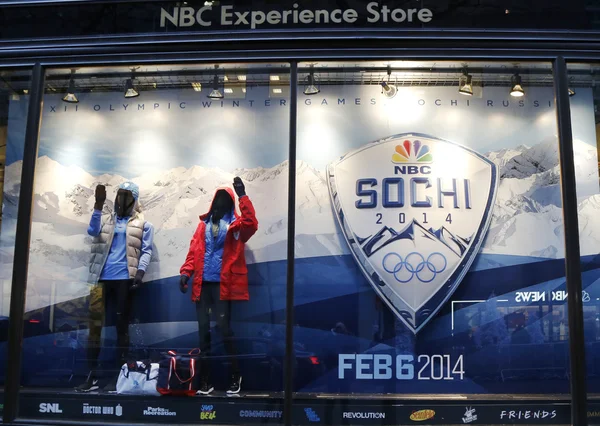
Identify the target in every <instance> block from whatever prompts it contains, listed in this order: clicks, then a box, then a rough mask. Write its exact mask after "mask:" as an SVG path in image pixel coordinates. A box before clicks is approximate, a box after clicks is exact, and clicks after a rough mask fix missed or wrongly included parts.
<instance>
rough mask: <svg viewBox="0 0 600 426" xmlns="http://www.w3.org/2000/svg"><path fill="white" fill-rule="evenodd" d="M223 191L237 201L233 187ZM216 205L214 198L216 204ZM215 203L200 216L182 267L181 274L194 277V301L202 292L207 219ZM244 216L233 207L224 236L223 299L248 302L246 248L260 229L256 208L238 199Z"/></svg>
mask: <svg viewBox="0 0 600 426" xmlns="http://www.w3.org/2000/svg"><path fill="white" fill-rule="evenodd" d="M222 189H224V190H225V191H227V193H228V194H229V195H230V196H231V198H232V199H233V200H234V202H235V199H236V197H235V196H234V193H233V190H232V189H231V188H218V189H217V191H215V195H216V193H217V192H219V190H222ZM212 202H214V198H213V201H212ZM212 202H211V206H210V209H209V210H208V213H205V214H203V215H202V216H200V223H199V224H198V228H196V232H194V236H193V237H192V241H191V242H190V250H189V251H188V254H187V257H186V258H185V263H184V264H183V266H182V267H181V269H180V271H179V273H180V274H181V275H187V276H188V277H190V276H192V274H194V281H193V283H192V301H193V302H197V301H199V300H200V291H201V290H202V274H203V272H204V252H205V249H206V247H205V239H204V234H205V231H206V222H205V220H206V219H207V218H208V216H209V215H210V212H211V211H212ZM239 206H240V211H241V212H242V214H241V216H240V215H239V214H238V213H237V211H236V209H235V208H234V215H235V219H234V220H233V222H232V223H231V225H229V229H228V230H227V234H226V236H225V246H224V247H223V262H222V267H221V300H249V299H250V295H249V294H248V268H247V267H246V257H245V256H244V245H245V243H246V242H247V241H248V240H249V239H250V237H252V235H254V233H255V232H256V230H257V229H258V221H257V220H256V214H255V212H254V206H253V205H252V202H251V201H250V198H248V196H244V197H242V198H240V200H239Z"/></svg>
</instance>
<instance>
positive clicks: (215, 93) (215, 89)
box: [208, 65, 223, 99]
mask: <svg viewBox="0 0 600 426" xmlns="http://www.w3.org/2000/svg"><path fill="white" fill-rule="evenodd" d="M218 69H219V65H215V76H214V77H213V84H212V90H211V91H210V93H209V94H208V97H209V99H223V93H221V91H220V90H219V75H218V74H217V70H218Z"/></svg>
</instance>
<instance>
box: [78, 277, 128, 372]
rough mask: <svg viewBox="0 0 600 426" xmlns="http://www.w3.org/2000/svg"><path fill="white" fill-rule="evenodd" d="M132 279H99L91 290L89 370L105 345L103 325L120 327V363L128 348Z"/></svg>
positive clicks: (92, 368) (118, 350)
mask: <svg viewBox="0 0 600 426" xmlns="http://www.w3.org/2000/svg"><path fill="white" fill-rule="evenodd" d="M132 284H133V280H131V279H129V280H105V281H100V282H99V283H98V284H96V286H94V287H93V288H92V290H91V292H90V326H89V328H90V334H89V338H88V347H87V357H88V363H89V367H90V370H94V369H95V368H97V367H98V356H99V355H100V351H101V349H102V346H103V344H102V341H101V336H102V327H103V326H106V327H108V326H111V325H115V326H116V328H117V348H116V349H117V359H116V362H117V364H118V367H121V365H123V363H124V362H125V360H126V357H127V353H128V352H129V319H130V315H131V305H132V301H133V298H132V292H131V291H130V290H129V288H130V287H131V285H132Z"/></svg>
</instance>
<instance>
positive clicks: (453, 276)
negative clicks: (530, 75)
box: [327, 133, 498, 334]
mask: <svg viewBox="0 0 600 426" xmlns="http://www.w3.org/2000/svg"><path fill="white" fill-rule="evenodd" d="M390 156H391V163H390ZM327 183H328V187H329V195H330V198H331V202H332V204H333V209H334V211H335V214H336V218H337V221H338V224H339V226H340V228H341V231H342V233H343V234H344V237H345V239H346V242H347V244H348V247H349V248H350V251H351V253H352V254H353V256H354V258H355V260H356V262H357V263H358V265H359V267H360V269H361V270H362V272H363V274H364V276H365V278H366V279H367V280H368V281H369V283H370V284H371V286H372V287H373V289H374V290H375V291H376V292H377V293H378V295H379V296H380V297H381V299H382V300H383V301H385V302H386V303H387V305H388V306H389V307H390V308H391V309H392V310H393V311H394V313H395V314H396V316H397V317H398V318H399V319H400V320H401V321H403V322H404V324H405V325H406V326H407V327H408V328H409V329H410V330H411V331H412V332H413V333H415V334H416V333H417V332H418V331H419V330H421V329H422V328H423V326H425V324H427V322H428V321H430V320H431V318H433V316H434V315H435V314H436V312H437V311H438V310H439V309H440V308H441V307H442V305H443V304H444V303H445V302H446V301H447V300H448V299H449V298H450V297H451V296H452V294H453V293H454V291H455V290H456V288H457V287H458V285H459V284H460V282H461V280H462V279H463V278H464V276H465V274H466V273H467V272H468V270H469V267H470V266H471V264H472V263H473V260H474V259H475V256H476V255H477V253H478V252H479V248H480V246H481V243H482V242H483V239H484V237H485V234H486V232H487V230H488V227H489V223H490V220H491V211H492V208H493V206H494V200H495V197H496V191H497V187H498V173H497V169H496V165H495V164H494V163H493V162H492V161H490V160H488V159H487V158H485V157H484V156H482V155H480V154H478V153H477V152H475V151H473V150H471V149H468V148H466V147H464V146H461V145H459V144H456V143H453V142H449V141H445V140H442V139H438V138H434V137H432V136H427V135H423V134H409V133H406V134H400V135H395V136H391V137H388V138H384V139H381V140H378V141H375V142H371V143H369V144H367V145H365V146H363V147H362V148H359V149H357V150H355V151H352V152H350V153H348V154H346V155H344V156H343V157H341V158H340V159H339V160H338V161H336V162H334V163H332V164H330V165H329V166H328V167H327Z"/></svg>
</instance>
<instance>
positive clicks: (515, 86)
mask: <svg viewBox="0 0 600 426" xmlns="http://www.w3.org/2000/svg"><path fill="white" fill-rule="evenodd" d="M510 82H511V89H510V96H514V97H517V98H520V97H522V96H525V90H523V86H522V84H521V76H520V75H519V73H516V74H515V75H513V76H512V78H511V79H510Z"/></svg>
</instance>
